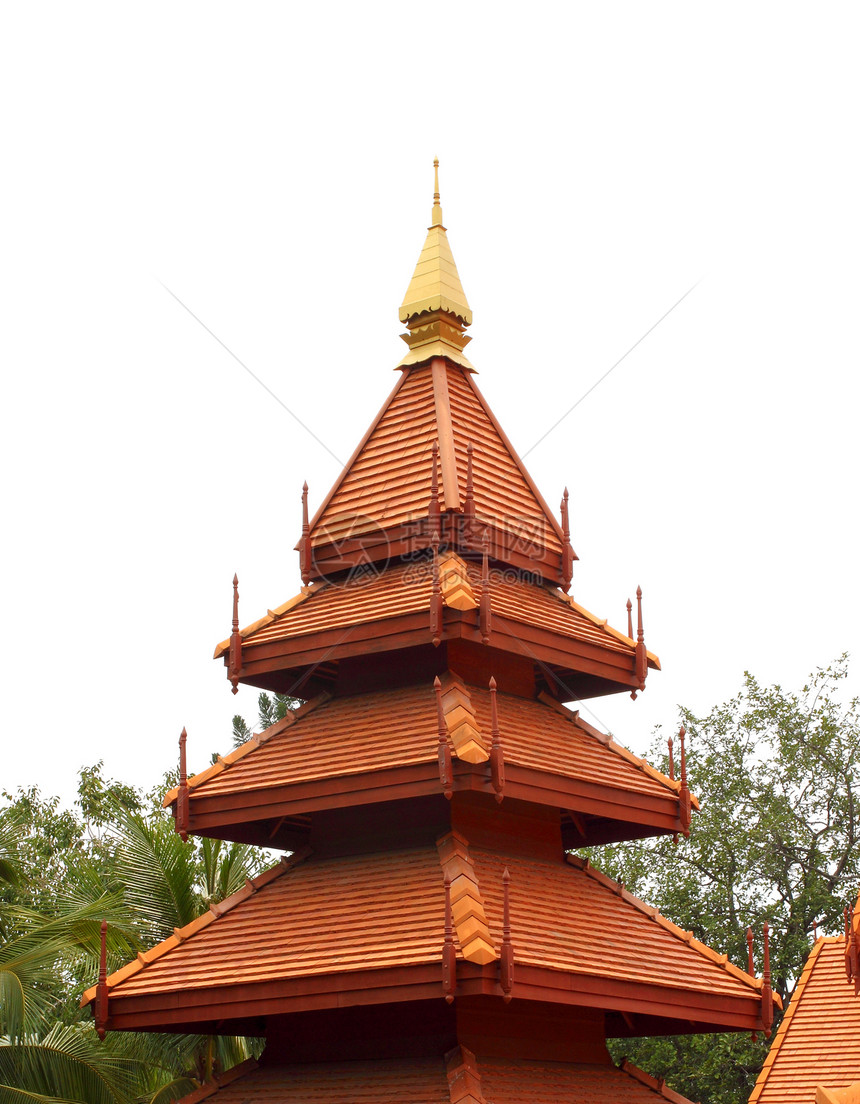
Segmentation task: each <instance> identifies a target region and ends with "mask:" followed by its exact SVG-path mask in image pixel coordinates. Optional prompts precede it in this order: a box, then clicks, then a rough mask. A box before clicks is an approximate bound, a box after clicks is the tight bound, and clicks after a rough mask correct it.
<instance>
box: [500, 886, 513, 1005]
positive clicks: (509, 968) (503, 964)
mask: <svg viewBox="0 0 860 1104" xmlns="http://www.w3.org/2000/svg"><path fill="white" fill-rule="evenodd" d="M510 885H511V875H510V872H509V870H508V868H507V867H505V872H504V874H502V889H503V891H504V914H503V918H502V950H501V954H500V955H499V981H500V982H501V986H502V993H503V995H504V1000H505V1003H507V1002H508V1001H509V1000H510V999H511V996H512V994H513V988H514V948H513V944H512V943H511V892H510Z"/></svg>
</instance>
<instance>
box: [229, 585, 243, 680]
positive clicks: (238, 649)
mask: <svg viewBox="0 0 860 1104" xmlns="http://www.w3.org/2000/svg"><path fill="white" fill-rule="evenodd" d="M241 670H242V636H241V634H240V632H239V576H238V575H234V576H233V632H232V633H231V635H230V661H229V663H228V665H227V678H228V679H229V680H230V682H232V683H233V693H234V694H237V693H238V692H239V673H240V672H241Z"/></svg>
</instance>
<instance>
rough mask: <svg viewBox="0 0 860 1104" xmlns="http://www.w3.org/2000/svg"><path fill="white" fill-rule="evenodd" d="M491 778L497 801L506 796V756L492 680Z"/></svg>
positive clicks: (494, 682) (492, 681)
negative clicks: (500, 733) (503, 750)
mask: <svg viewBox="0 0 860 1104" xmlns="http://www.w3.org/2000/svg"><path fill="white" fill-rule="evenodd" d="M490 737H491V739H492V746H491V748H490V778H491V779H492V782H493V789H494V790H495V791H496V801H498V802H501V801H502V800H503V799H504V796H505V756H504V753H503V752H502V739H501V736H500V735H499V710H498V706H497V704H496V680H495V679H494V678H492V677H491V678H490Z"/></svg>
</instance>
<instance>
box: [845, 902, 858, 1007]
mask: <svg viewBox="0 0 860 1104" xmlns="http://www.w3.org/2000/svg"><path fill="white" fill-rule="evenodd" d="M848 930H849V931H850V933H851V977H852V978H853V979H854V996H855V997H856V996H857V994H858V993H860V941H858V938H857V928H856V926H855V923H854V918H853V916H852V915H851V912H850V910H849V912H848Z"/></svg>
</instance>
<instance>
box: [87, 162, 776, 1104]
mask: <svg viewBox="0 0 860 1104" xmlns="http://www.w3.org/2000/svg"><path fill="white" fill-rule="evenodd" d="M401 320H402V321H404V322H405V323H406V326H407V330H408V332H407V334H406V335H404V336H405V340H406V342H407V344H408V346H409V352H408V354H407V356H406V357H405V358H404V360H403V362H402V363H401V365H400V366H399V367H400V369H401V372H402V375H401V377H400V379H399V381H398V383H397V385H396V387H395V388H394V390H393V392H392V394H391V395H390V397H389V399H388V400H387V402H386V403H385V405H384V406H383V408H382V410H381V411H380V413H379V415H378V417H377V418H376V419H375V420H374V422H373V424H372V425H371V427H370V429H369V431H368V433H367V434H366V435H365V437H364V438H363V440H362V441H361V443H360V444H359V446H358V448H357V450H356V452H355V453H354V455H353V457H352V459H351V460H350V462H349V463H348V464H347V466H346V468H345V469H344V472H343V473H342V475H341V476H340V478H339V479H338V480H337V482H336V483H335V485H334V487H333V488H332V490H331V492H330V493H329V495H328V496H327V497H326V499H325V500H324V501H323V503H322V505H321V506H320V508H319V510H318V511H317V514H316V516H315V517H314V518H313V519H310V518H309V517H308V510H307V495H305V496H304V506H303V529H302V538H301V540H300V542H299V545H298V549H299V553H300V566H301V574H302V580H303V583H304V586H303V587H302V590H301V592H300V593H299V594H298V595H297V596H296V597H295V598H293V599H291V600H290V601H288V602H286V603H284V604H283V605H282V606H279V607H278V608H276V609H274V610H269V611H268V612H267V613H266V615H265V616H264V617H262V618H260V619H259V620H257V621H255V622H254V623H253V624H251V625H249V626H248V627H247V628H245V629H244V630H242V629H240V627H239V624H240V622H239V616H238V581H237V580H235V579H234V612H233V633H232V635H231V637H230V639H229V640H228V641H225V642H224V643H223V644H221V645H219V646H218V648H217V649H216V657H223V659H224V662H225V664H226V665H227V668H228V677H229V678H230V681H231V682H232V683H233V687H234V690H235V689H236V687H237V685H238V684H239V683H240V682H243V683H246V684H250V685H254V686H259V687H263V688H265V689H269V690H276V691H280V692H285V693H289V694H295V695H299V696H301V697H302V698H304V699H305V701H304V704H302V705H301V707H300V708H298V709H297V710H296V711H295V712H291V713H289V714H288V716H287V717H285V718H284V719H283V720H282V721H280V722H278V723H277V724H275V725H273V726H272V727H271V728H269V729H268V730H266V731H265V732H263V733H261V734H259V735H257V736H254V737H253V738H252V739H251V740H250V741H248V742H247V743H246V744H245V745H243V746H242V747H240V748H237V749H236V750H234V751H233V752H231V753H230V754H229V755H227V756H225V757H223V758H220V759H219V760H218V761H217V762H216V763H215V764H214V765H212V766H210V767H209V768H207V769H206V770H203V771H202V772H201V773H199V774H197V775H196V776H193V777H191V778H190V779H189V778H188V777H187V770H186V764H185V758H184V746H185V745H184V739H183V741H182V742H181V748H182V752H181V765H180V785H179V787H178V788H177V789H176V790H173V791H171V793H169V794H168V795H167V798H166V799H165V804H167V805H169V806H171V807H172V808H173V810H174V815H175V817H176V823H177V829H178V830H179V831H180V833H181V834H182V835H183V838H184V837H185V835H186V834H187V833H196V834H199V835H208V836H212V837H220V838H225V839H232V840H242V841H246V842H251V843H256V844H262V845H265V846H270V847H279V848H283V849H284V850H286V851H290V852H291V854H290V855H289V856H287V857H285V859H284V860H283V861H282V862H281V863H279V864H278V865H277V866H276V867H274V868H273V869H272V870H270V871H268V872H266V873H265V874H262V875H260V876H259V877H258V878H255V879H254V880H252V881H249V882H248V883H247V884H246V886H245V887H244V888H243V889H241V890H240V891H239V892H238V893H236V894H234V895H233V896H232V897H230V898H228V899H227V900H226V901H223V902H221V903H219V904H215V905H213V906H212V907H211V908H210V909H209V910H208V911H207V912H206V913H204V914H203V916H201V917H199V918H198V919H196V920H194V921H193V922H192V923H191V924H189V925H187V926H186V927H184V928H181V929H177V930H176V931H175V932H174V934H173V935H172V936H171V937H170V938H169V939H167V940H165V941H164V942H162V943H161V944H159V945H158V946H156V947H154V948H152V949H151V950H149V951H147V952H145V953H143V954H141V955H139V956H138V957H137V959H136V960H135V961H134V962H132V963H129V964H128V965H127V966H125V967H123V968H122V969H121V970H119V971H117V972H115V973H114V974H113V975H111V976H110V977H108V978H107V979H105V980H103V981H101V982H100V986H99V987H98V994H99V995H98V997H97V989H96V988H94V989H91V990H88V991H87V993H86V994H85V995H84V1003H88V1002H91V1001H93V1000H94V999H96V998H97V999H96V1003H97V1005H98V1009H99V1011H98V1013H97V1023H98V1025H99V1026H100V1027H101V1028H105V1027H106V1028H107V1029H141V1030H164V1029H169V1030H174V1031H195V1032H196V1031H201V1032H226V1033H239V1034H262V1033H265V1034H266V1036H267V1048H266V1051H265V1054H264V1058H263V1061H262V1062H261V1064H260V1066H259V1067H257V1066H256V1065H254V1064H252V1065H247V1066H245V1067H243V1068H242V1069H240V1070H239V1071H235V1072H234V1073H231V1074H229V1075H227V1076H225V1077H222V1079H221V1081H220V1082H216V1083H214V1084H213V1085H210V1086H208V1087H207V1088H205V1089H202V1090H200V1092H199V1093H197V1094H193V1095H192V1097H191V1098H189V1100H202V1099H206V1098H207V1097H209V1096H215V1097H217V1098H218V1101H219V1104H220V1102H221V1101H223V1102H224V1104H229V1102H230V1101H231V1100H235V1101H237V1102H238V1101H239V1100H241V1101H246V1102H252V1101H259V1102H261V1104H262V1102H263V1101H269V1100H271V1101H274V1100H276V1099H277V1100H279V1101H282V1100H283V1101H287V1100H289V1101H304V1100H310V1099H313V1100H314V1101H316V1102H322V1101H325V1100H328V1099H331V1100H334V1099H335V1098H336V1099H338V1100H339V1101H340V1100H344V1099H349V1100H354V1101H358V1100H362V1099H367V1100H370V1099H373V1100H378V1099H380V1098H384V1097H386V1096H389V1097H392V1098H393V1097H397V1098H399V1099H409V1100H413V1101H428V1102H429V1101H437V1100H439V1101H443V1100H444V1101H452V1102H453V1101H468V1100H473V1101H476V1102H480V1101H483V1100H489V1099H492V1100H493V1101H494V1102H496V1104H505V1102H510V1104H513V1102H514V1101H517V1102H523V1101H535V1102H541V1104H549V1102H550V1101H556V1100H559V1099H571V1100H572V1099H577V1100H580V1099H581V1100H586V1099H587V1100H589V1101H593V1102H595V1104H601V1102H605V1104H609V1101H615V1102H620V1104H646V1102H647V1101H656V1100H657V1099H658V1098H660V1099H668V1100H675V1101H680V1100H681V1098H679V1097H677V1096H676V1095H675V1094H672V1093H671V1092H669V1091H668V1090H666V1089H665V1088H664V1086H662V1084H660V1083H658V1082H656V1081H654V1080H653V1079H650V1078H649V1077H648V1076H647V1075H645V1074H642V1073H641V1072H639V1071H636V1070H635V1069H634V1068H633V1067H629V1066H624V1067H622V1068H620V1069H619V1068H616V1067H614V1066H613V1065H612V1064H611V1062H610V1059H609V1054H608V1052H607V1050H606V1038H607V1036H610V1035H616V1036H624V1035H642V1034H661V1033H672V1034H676V1033H680V1032H688V1031H697V1030H733V1029H743V1030H758V1029H760V1028H761V1026H762V1023H763V1021H764V1020H766V1016H765V1013H767V1012H769V1009H770V1004H769V1002H770V987H769V985H767V984H765V985H763V984H762V982H761V981H758V980H757V979H755V978H752V977H750V976H748V975H747V974H745V973H744V972H743V971H741V970H738V969H737V968H735V967H734V966H733V965H732V964H730V963H729V962H728V961H727V960H726V958H725V956H724V955H717V954H715V953H714V952H713V951H711V950H710V949H709V948H707V947H705V946H703V945H702V944H701V943H699V942H698V941H697V940H695V939H694V938H693V936H692V934H691V933H687V932H683V931H681V930H679V929H678V928H676V927H675V926H674V925H673V924H671V923H670V922H669V921H667V920H665V919H664V918H663V917H661V916H660V915H659V913H657V912H656V911H655V910H653V909H651V908H649V907H648V906H646V905H644V904H643V903H642V902H641V901H639V900H637V899H636V898H635V897H633V896H632V895H631V894H629V893H628V892H627V891H626V890H625V889H624V887H623V886H622V885H619V884H617V883H615V882H613V881H612V880H611V879H609V878H607V877H606V876H605V875H603V874H601V873H599V872H598V871H597V870H595V869H594V868H593V867H592V866H590V864H589V863H588V862H586V861H585V860H584V859H579V858H576V857H573V856H570V855H569V854H567V852H569V851H570V850H571V849H573V848H578V847H582V846H585V845H595V844H600V843H605V842H608V841H614V840H622V839H632V838H636V837H640V836H647V835H656V834H676V835H677V834H679V833H686V832H687V831H688V830H689V824H690V810H691V807H693V808H695V807H696V801H695V798H692V797H691V795H690V793H689V790H688V789H687V784H686V774H685V771H684V766H683V762H684V761H683V751H682V756H681V778H680V780H676V779H675V778H674V777H671V778H667V777H666V776H665V775H663V774H661V773H660V772H659V771H656V770H654V769H653V768H652V767H650V766H649V765H648V764H647V763H645V762H644V760H642V759H640V758H638V757H637V756H635V755H632V754H631V753H630V752H628V751H626V750H625V749H624V748H623V747H621V746H620V745H619V744H618V743H617V742H616V741H615V740H614V739H613V738H612V737H611V736H609V735H607V734H605V733H601V732H599V731H598V730H597V729H595V728H594V727H592V726H591V725H589V724H588V723H587V722H586V721H585V720H584V719H583V718H582V717H581V716H580V714H579V713H577V712H572V711H571V710H570V709H568V708H566V706H565V705H564V704H563V703H564V702H569V701H572V700H575V699H578V698H583V697H589V696H595V695H599V694H607V693H618V692H622V691H624V692H632V696H633V697H635V696H636V694H637V693H638V692H639V691H641V690H642V689H644V687H645V679H646V676H647V674H648V671H649V669H656V668H658V667H659V661H658V660H657V657H656V656H655V655H653V654H652V653H650V652H649V651H647V649H646V647H645V642H644V628H643V621H642V606H641V592H637V609H636V631H635V635H634V628H633V620H634V615H633V607H632V603H630V602H628V606H627V610H628V621H627V627H626V631H622V630H618V629H615V628H612V627H611V626H610V625H608V623H607V622H606V621H605V620H602V619H600V618H598V617H595V616H594V615H593V614H591V613H589V611H588V610H586V609H585V608H584V607H583V606H582V605H580V604H579V603H578V602H577V601H575V600H574V599H573V597H572V596H571V595H570V593H569V588H570V585H571V579H572V570H573V566H572V565H573V561H574V559H575V553H574V552H573V548H572V546H571V543H570V531H569V530H570V525H569V516H568V496H567V492H565V494H564V497H563V499H562V507H561V520H560V522H559V521H558V520H556V519H555V517H554V516H553V514H552V512H551V511H550V510H549V508H548V507H547V505H546V503H545V501H544V499H543V498H542V497H541V495H540V493H539V491H538V490H537V488H536V487H535V485H534V483H533V481H532V480H531V477H530V476H529V475H528V472H527V471H526V469H525V467H524V465H523V464H522V461H521V460H520V459H519V457H518V456H517V454H516V452H515V451H514V449H513V447H512V446H511V444H510V442H509V441H508V439H507V437H506V436H505V434H504V432H503V431H502V429H501V427H500V426H499V424H498V422H497V421H496V419H495V418H494V416H493V414H492V412H491V411H490V409H489V407H488V405H487V403H486V402H485V400H484V399H483V397H482V396H481V394H480V392H479V391H478V389H477V387H476V385H475V382H474V371H473V369H472V366H471V365H470V364H469V362H468V361H467V360H466V359H465V357H464V355H463V349H464V348H465V345H466V343H467V341H468V338H467V337H466V335H465V332H464V331H465V329H466V327H467V326H468V325H469V324H470V322H471V311H470V310H469V307H468V302H467V300H466V296H465V294H464V293H463V289H462V285H461V283H460V279H459V275H458V273H457V269H456V264H455V263H454V260H453V255H452V253H451V250H450V245H449V243H448V240H447V234H446V231H445V228H444V226H443V224H442V213H441V206H440V204H439V196H438V182H437V188H436V195H435V202H434V208H433V214H432V222H431V226H430V228H429V229H428V234H427V240H426V242H425V245H424V249H423V251H422V253H421V257H420V258H419V262H418V265H417V267H416V270H415V275H414V276H413V279H412V282H411V283H410V286H409V288H408V290H407V293H406V296H405V298H404V303H403V306H402V308H401ZM682 747H683V744H682ZM512 998H515V999H512ZM455 1044H456V1045H455ZM443 1055H444V1057H443ZM371 1058H372V1059H373V1060H372V1061H369V1060H367V1059H371ZM321 1061H322V1062H323V1064H319V1063H320V1062H321ZM290 1063H292V1064H290ZM333 1063H334V1064H333Z"/></svg>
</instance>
